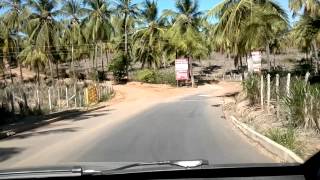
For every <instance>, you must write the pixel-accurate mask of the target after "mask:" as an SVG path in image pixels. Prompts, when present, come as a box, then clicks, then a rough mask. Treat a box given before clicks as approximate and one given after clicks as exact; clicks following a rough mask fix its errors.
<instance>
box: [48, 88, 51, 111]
mask: <svg viewBox="0 0 320 180" xmlns="http://www.w3.org/2000/svg"><path fill="white" fill-rule="evenodd" d="M48 99H49V109H50V112H51V111H52V105H51V91H50V87H49V89H48Z"/></svg>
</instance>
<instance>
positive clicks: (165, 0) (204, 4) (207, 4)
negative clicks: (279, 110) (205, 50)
mask: <svg viewBox="0 0 320 180" xmlns="http://www.w3.org/2000/svg"><path fill="white" fill-rule="evenodd" d="M0 1H1V0H0ZM133 1H134V2H136V3H140V2H144V0H133ZM219 2H221V0H220V1H219V0H199V5H200V10H201V11H204V10H208V9H211V8H213V7H214V6H215V5H217V4H218V3H219ZM277 2H279V3H280V5H281V6H282V7H283V8H284V9H286V10H287V12H288V14H289V17H290V18H291V13H290V11H289V7H288V0H282V1H280V0H278V1H277ZM174 3H175V0H158V6H159V9H160V13H161V12H162V10H164V9H174ZM0 13H1V11H0ZM291 21H292V19H291Z"/></svg>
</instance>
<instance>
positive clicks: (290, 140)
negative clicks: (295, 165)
mask: <svg viewBox="0 0 320 180" xmlns="http://www.w3.org/2000/svg"><path fill="white" fill-rule="evenodd" d="M266 136H267V137H269V138H270V139H272V140H273V141H275V142H277V143H279V144H281V145H283V146H284V147H287V148H288V149H291V150H293V151H294V152H296V153H297V154H301V148H300V142H299V141H297V139H296V137H295V131H294V129H292V128H288V129H285V130H281V129H278V128H275V129H270V130H269V131H268V132H267V134H266Z"/></svg>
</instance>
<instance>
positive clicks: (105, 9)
mask: <svg viewBox="0 0 320 180" xmlns="http://www.w3.org/2000/svg"><path fill="white" fill-rule="evenodd" d="M86 6H87V8H86V9H87V11H88V13H89V15H88V17H87V18H86V19H85V20H84V23H85V28H84V34H85V36H86V39H87V42H91V43H93V44H94V53H93V54H94V59H96V56H97V44H98V43H99V44H100V46H102V42H107V41H108V40H110V38H111V35H112V33H113V27H112V24H111V13H112V11H111V9H110V7H109V4H107V2H106V1H104V0H92V1H86ZM95 61H96V60H95ZM96 64H97V61H96Z"/></svg>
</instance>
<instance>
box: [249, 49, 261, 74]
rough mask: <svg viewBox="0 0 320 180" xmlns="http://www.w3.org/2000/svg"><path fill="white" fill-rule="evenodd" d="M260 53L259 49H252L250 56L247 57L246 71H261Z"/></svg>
mask: <svg viewBox="0 0 320 180" xmlns="http://www.w3.org/2000/svg"><path fill="white" fill-rule="evenodd" d="M261 59H262V56H261V53H260V51H254V52H252V53H251V57H250V58H248V71H249V72H260V71H261Z"/></svg>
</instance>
